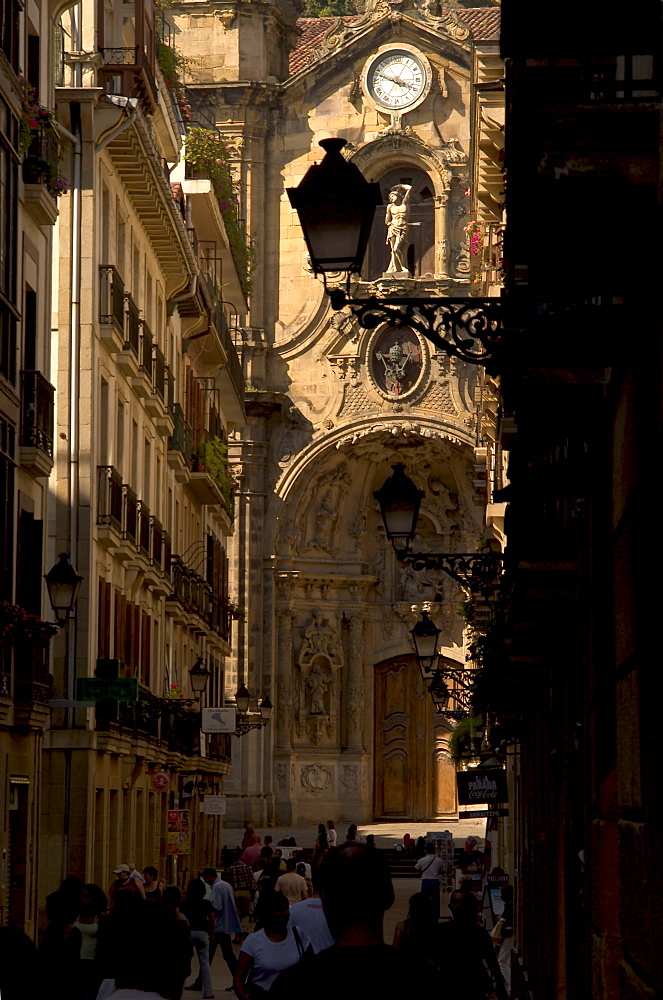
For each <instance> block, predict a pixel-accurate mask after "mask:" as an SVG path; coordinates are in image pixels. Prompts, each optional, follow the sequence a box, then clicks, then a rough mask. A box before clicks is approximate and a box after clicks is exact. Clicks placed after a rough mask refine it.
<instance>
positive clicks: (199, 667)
mask: <svg viewBox="0 0 663 1000" xmlns="http://www.w3.org/2000/svg"><path fill="white" fill-rule="evenodd" d="M211 676H212V675H211V673H210V671H209V670H208V669H207V667H206V666H205V661H204V660H203V658H202V656H199V657H198V659H197V660H196V662H195V663H194V665H193V666H192V667H191V670H190V671H189V677H190V678H191V687H192V688H193V692H194V694H202V693H203V691H204V690H205V688H206V687H207V682H208V680H209V679H210V677H211Z"/></svg>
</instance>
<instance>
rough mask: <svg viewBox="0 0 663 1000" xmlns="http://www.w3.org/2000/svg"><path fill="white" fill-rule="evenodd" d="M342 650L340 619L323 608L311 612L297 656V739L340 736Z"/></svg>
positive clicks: (318, 741)
mask: <svg viewBox="0 0 663 1000" xmlns="http://www.w3.org/2000/svg"><path fill="white" fill-rule="evenodd" d="M342 665H343V650H342V645H341V639H340V634H339V629H338V623H337V621H336V619H335V618H334V617H332V616H331V615H330V614H329V613H327V612H325V611H322V610H321V609H320V608H314V609H313V611H312V612H311V621H310V624H309V625H308V626H307V627H306V628H305V629H304V635H303V640H302V645H301V649H300V651H299V657H298V659H297V676H296V686H297V691H296V701H295V728H296V736H297V742H299V743H304V744H309V745H311V746H320V745H325V744H326V745H330V746H331V745H333V744H334V743H335V742H337V738H338V717H339V709H340V697H341V691H340V684H339V683H338V680H339V678H338V676H337V675H338V674H339V672H340V670H341V667H342Z"/></svg>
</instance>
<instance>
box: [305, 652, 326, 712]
mask: <svg viewBox="0 0 663 1000" xmlns="http://www.w3.org/2000/svg"><path fill="white" fill-rule="evenodd" d="M330 683H331V682H330V680H329V678H328V677H326V676H325V674H324V673H323V671H322V668H321V667H320V664H319V663H314V664H313V666H312V667H311V672H310V673H309V675H308V677H307V678H306V690H307V692H308V696H309V707H308V712H309V715H329V711H328V710H327V708H326V706H325V694H326V692H327V688H328V687H329V685H330Z"/></svg>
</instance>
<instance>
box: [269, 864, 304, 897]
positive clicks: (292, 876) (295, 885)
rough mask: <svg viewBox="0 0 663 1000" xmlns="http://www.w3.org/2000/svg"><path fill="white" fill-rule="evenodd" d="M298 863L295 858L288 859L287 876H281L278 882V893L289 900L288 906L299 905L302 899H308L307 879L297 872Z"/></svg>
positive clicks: (276, 886)
mask: <svg viewBox="0 0 663 1000" xmlns="http://www.w3.org/2000/svg"><path fill="white" fill-rule="evenodd" d="M296 867H297V862H296V861H295V859H294V858H287V859H286V863H285V874H284V875H280V876H279V878H278V879H277V880H276V885H275V887H274V888H275V890H276V892H282V893H283V895H284V896H285V898H286V899H287V900H288V905H289V906H292V904H293V903H299V902H300V900H302V899H308V888H307V885H306V879H305V878H302V876H301V875H298V874H297V872H296V870H295V869H296Z"/></svg>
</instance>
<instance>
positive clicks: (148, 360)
mask: <svg viewBox="0 0 663 1000" xmlns="http://www.w3.org/2000/svg"><path fill="white" fill-rule="evenodd" d="M140 331H141V332H140V349H139V355H138V357H139V364H140V368H141V370H142V371H143V373H144V374H145V375H147V377H148V378H149V380H150V382H151V381H152V348H153V346H154V338H153V337H152V331H151V330H150V328H149V326H148V325H147V323H146V322H145V320H144V319H142V320H140Z"/></svg>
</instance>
